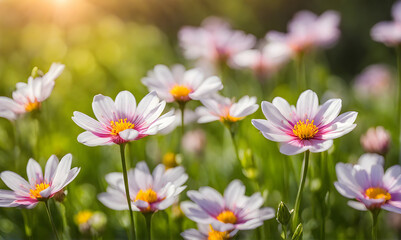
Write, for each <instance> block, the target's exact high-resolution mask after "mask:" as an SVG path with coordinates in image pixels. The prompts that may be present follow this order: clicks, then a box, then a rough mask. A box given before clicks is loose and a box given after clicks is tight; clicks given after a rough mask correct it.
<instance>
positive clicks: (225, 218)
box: [216, 210, 237, 224]
mask: <svg viewBox="0 0 401 240" xmlns="http://www.w3.org/2000/svg"><path fill="white" fill-rule="evenodd" d="M216 218H217V220H219V221H220V222H223V223H232V224H234V223H235V222H237V217H236V216H235V214H234V213H233V212H231V211H229V210H226V211H223V212H221V213H220V214H219V215H218V216H217V217H216Z"/></svg>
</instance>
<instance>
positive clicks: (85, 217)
mask: <svg viewBox="0 0 401 240" xmlns="http://www.w3.org/2000/svg"><path fill="white" fill-rule="evenodd" d="M92 216H93V212H91V211H88V210H84V211H80V212H79V213H77V215H75V222H76V223H77V224H78V225H81V224H84V223H87V222H88V221H89V219H90V218H91V217H92Z"/></svg>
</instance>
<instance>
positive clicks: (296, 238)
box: [291, 223, 304, 240]
mask: <svg viewBox="0 0 401 240" xmlns="http://www.w3.org/2000/svg"><path fill="white" fill-rule="evenodd" d="M303 230H304V229H303V227H302V223H300V224H298V226H297V228H296V229H295V232H294V234H293V235H292V238H291V239H292V240H301V239H302V235H303Z"/></svg>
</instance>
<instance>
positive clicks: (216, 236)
mask: <svg viewBox="0 0 401 240" xmlns="http://www.w3.org/2000/svg"><path fill="white" fill-rule="evenodd" d="M237 232H238V230H234V231H231V232H228V231H225V232H219V231H216V230H214V229H213V227H212V226H211V225H207V224H198V229H193V228H191V229H188V230H185V231H184V232H183V233H181V236H182V237H183V238H184V239H185V240H226V239H229V238H232V237H234V236H235V234H236V233H237Z"/></svg>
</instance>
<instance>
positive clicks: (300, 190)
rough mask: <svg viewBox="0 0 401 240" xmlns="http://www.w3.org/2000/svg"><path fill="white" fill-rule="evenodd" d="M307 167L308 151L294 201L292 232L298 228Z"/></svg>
mask: <svg viewBox="0 0 401 240" xmlns="http://www.w3.org/2000/svg"><path fill="white" fill-rule="evenodd" d="M308 165H309V150H308V151H306V152H305V154H304V160H303V163H302V175H301V182H300V183H299V188H298V193H297V198H296V199H295V208H294V215H293V218H292V230H293V231H295V229H296V227H297V226H298V224H299V222H300V219H299V215H300V214H299V206H300V205H301V200H302V193H303V190H304V186H305V180H306V176H307V174H308Z"/></svg>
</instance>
